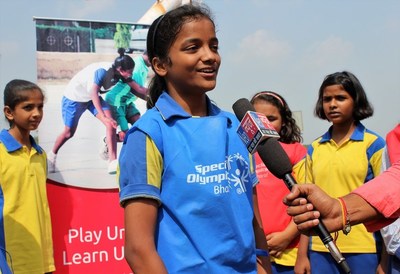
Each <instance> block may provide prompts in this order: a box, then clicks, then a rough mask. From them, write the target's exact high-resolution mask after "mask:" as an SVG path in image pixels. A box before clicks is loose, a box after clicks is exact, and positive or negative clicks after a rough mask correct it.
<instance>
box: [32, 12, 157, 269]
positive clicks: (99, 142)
mask: <svg viewBox="0 0 400 274" xmlns="http://www.w3.org/2000/svg"><path fill="white" fill-rule="evenodd" d="M35 23H36V41H37V43H36V45H37V77H38V79H37V80H38V84H39V86H40V87H42V88H43V90H44V92H45V96H46V104H45V113H46V115H45V116H44V118H43V121H42V122H43V123H42V125H43V126H42V127H41V128H40V131H39V132H38V138H39V140H40V144H41V146H42V147H43V148H44V149H45V150H46V152H47V154H48V159H49V160H48V169H49V174H48V199H49V204H50V209H51V216H52V223H53V240H54V253H55V254H54V256H55V262H56V269H57V270H56V273H130V270H129V267H128V265H127V263H126V261H125V259H124V248H123V240H124V229H123V227H124V226H123V209H122V208H121V207H120V205H119V198H118V182H117V178H116V169H117V159H118V155H119V151H120V149H121V145H122V142H121V141H122V140H123V137H124V132H126V130H127V128H128V127H129V126H130V125H131V124H132V123H133V122H134V121H136V120H137V119H138V118H139V117H140V115H141V114H143V113H144V111H145V101H144V100H143V99H144V98H145V96H144V95H143V94H146V92H147V89H146V88H145V87H146V86H147V84H148V81H149V79H150V77H151V69H150V70H149V63H148V62H147V59H146V57H147V53H146V52H145V48H146V36H147V30H148V27H149V26H148V25H139V24H133V23H117V22H98V21H96V22H94V21H77V20H67V19H49V18H35ZM130 60H134V61H130ZM133 62H134V63H133ZM121 64H122V65H121ZM126 64H128V66H130V67H128V68H124V66H125V65H126ZM130 76H131V77H130ZM131 79H133V81H132V80H131ZM130 81H132V82H133V83H135V85H138V86H137V87H136V86H133V84H132V82H130ZM133 87H135V89H134V90H133Z"/></svg>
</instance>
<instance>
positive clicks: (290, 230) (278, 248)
mask: <svg viewBox="0 0 400 274" xmlns="http://www.w3.org/2000/svg"><path fill="white" fill-rule="evenodd" d="M299 235H300V232H299V231H298V229H297V226H296V224H295V223H294V222H293V220H292V221H291V222H290V223H289V224H288V225H287V226H286V228H285V229H284V230H283V231H280V232H273V233H270V234H268V235H267V243H268V247H269V254H270V256H273V257H276V258H279V257H281V256H282V254H283V252H284V251H285V250H286V248H287V247H288V245H289V244H290V243H291V242H292V241H293V239H295V238H296V237H297V236H299Z"/></svg>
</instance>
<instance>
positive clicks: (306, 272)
mask: <svg viewBox="0 0 400 274" xmlns="http://www.w3.org/2000/svg"><path fill="white" fill-rule="evenodd" d="M308 240H309V237H308V236H306V235H301V236H300V242H299V248H298V250H297V258H296V264H295V266H294V273H296V274H310V273H311V266H310V260H309V259H308Z"/></svg>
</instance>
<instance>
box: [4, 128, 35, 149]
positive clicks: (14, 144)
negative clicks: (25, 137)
mask: <svg viewBox="0 0 400 274" xmlns="http://www.w3.org/2000/svg"><path fill="white" fill-rule="evenodd" d="M29 139H30V141H31V144H32V147H34V148H35V149H36V151H37V152H38V153H40V154H42V153H43V150H42V148H41V147H40V146H38V144H36V142H35V139H33V137H32V136H29ZM0 142H1V143H3V144H4V146H5V147H6V149H7V151H8V152H14V151H16V150H19V149H21V148H22V145H21V144H20V143H18V141H17V140H15V138H14V137H13V136H12V135H11V134H10V133H9V132H8V130H6V129H3V130H2V131H1V132H0Z"/></svg>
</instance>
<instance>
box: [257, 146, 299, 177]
mask: <svg viewBox="0 0 400 274" xmlns="http://www.w3.org/2000/svg"><path fill="white" fill-rule="evenodd" d="M257 152H258V155H260V158H261V159H262V160H263V162H264V164H265V166H266V167H267V168H268V170H269V171H270V172H271V173H272V174H274V175H275V177H277V178H279V179H283V178H284V177H285V175H286V174H291V173H292V164H291V163H290V160H289V157H288V155H287V154H286V152H285V151H284V150H283V148H282V146H281V144H280V143H279V142H278V140H277V139H276V138H268V139H267V140H266V141H265V142H263V143H261V144H260V145H259V146H258V147H257Z"/></svg>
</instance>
